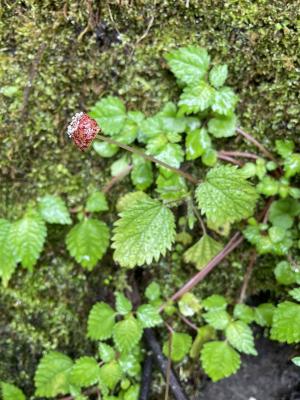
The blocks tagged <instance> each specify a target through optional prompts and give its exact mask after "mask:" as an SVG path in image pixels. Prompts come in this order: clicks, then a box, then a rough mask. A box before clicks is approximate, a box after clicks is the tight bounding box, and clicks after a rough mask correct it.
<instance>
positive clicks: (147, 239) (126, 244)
mask: <svg viewBox="0 0 300 400" xmlns="http://www.w3.org/2000/svg"><path fill="white" fill-rule="evenodd" d="M120 217H121V218H120V219H119V220H117V221H116V223H115V230H114V237H113V248H114V249H115V253H114V259H115V260H116V261H117V262H119V263H120V264H121V266H122V267H126V268H133V267H135V266H136V265H138V266H140V265H143V264H150V263H151V262H152V261H153V260H156V261H157V260H158V259H159V256H160V255H161V254H162V255H165V254H166V251H167V250H170V249H171V245H172V242H173V241H174V238H175V221H174V216H173V214H172V212H171V211H170V210H169V209H168V208H166V207H165V206H164V205H163V204H161V203H160V202H159V201H158V200H154V199H151V198H150V197H149V198H147V199H142V200H141V201H139V202H138V203H135V204H133V205H132V207H129V208H126V209H125V210H124V211H123V212H122V213H121V214H120Z"/></svg>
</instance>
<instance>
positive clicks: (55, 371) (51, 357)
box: [34, 351, 73, 398]
mask: <svg viewBox="0 0 300 400" xmlns="http://www.w3.org/2000/svg"><path fill="white" fill-rule="evenodd" d="M72 367H73V361H72V360H71V359H70V358H69V357H67V356H65V355H64V354H62V353H58V352H56V351H52V352H50V353H48V354H46V355H45V356H44V357H43V358H42V359H41V361H40V363H39V365H38V368H37V370H36V373H35V377H34V382H35V387H36V391H35V394H36V396H40V397H47V398H49V397H55V396H57V395H58V394H67V393H69V375H70V372H71V370H72Z"/></svg>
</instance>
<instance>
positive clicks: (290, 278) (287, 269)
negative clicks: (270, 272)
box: [274, 261, 300, 285]
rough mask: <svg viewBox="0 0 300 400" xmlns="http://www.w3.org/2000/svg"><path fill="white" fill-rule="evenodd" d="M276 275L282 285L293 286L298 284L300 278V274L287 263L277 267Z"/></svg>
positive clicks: (283, 262) (279, 264)
mask: <svg viewBox="0 0 300 400" xmlns="http://www.w3.org/2000/svg"><path fill="white" fill-rule="evenodd" d="M274 274H275V277H276V280H277V282H278V283H281V284H282V285H291V284H292V283H296V282H297V281H298V279H299V277H300V272H296V271H294V270H293V268H292V266H291V264H290V263H289V262H287V261H281V262H280V263H278V264H277V265H276V268H275V270H274Z"/></svg>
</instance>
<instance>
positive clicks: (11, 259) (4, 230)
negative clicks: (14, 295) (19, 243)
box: [0, 218, 17, 287]
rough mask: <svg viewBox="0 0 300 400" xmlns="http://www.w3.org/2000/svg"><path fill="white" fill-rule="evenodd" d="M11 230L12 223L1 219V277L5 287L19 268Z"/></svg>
mask: <svg viewBox="0 0 300 400" xmlns="http://www.w3.org/2000/svg"><path fill="white" fill-rule="evenodd" d="M10 229H11V223H10V222H9V221H7V220H6V219H2V218H0V277H1V278H2V284H3V286H5V287H6V286H7V284H8V281H9V280H10V278H11V276H12V274H13V272H14V271H15V269H16V266H17V258H16V257H15V255H14V252H13V248H12V245H11V242H10V236H9V232H10Z"/></svg>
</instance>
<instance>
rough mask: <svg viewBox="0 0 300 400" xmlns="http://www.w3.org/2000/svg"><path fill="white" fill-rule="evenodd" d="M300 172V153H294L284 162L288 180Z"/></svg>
mask: <svg viewBox="0 0 300 400" xmlns="http://www.w3.org/2000/svg"><path fill="white" fill-rule="evenodd" d="M299 172H300V153H294V154H292V155H291V156H290V157H289V158H287V159H286V160H285V161H284V173H285V176H286V178H291V177H292V176H295V175H296V174H298V173H299Z"/></svg>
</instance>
